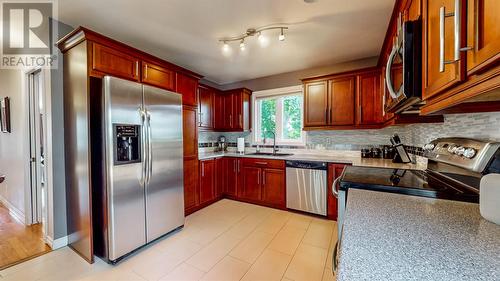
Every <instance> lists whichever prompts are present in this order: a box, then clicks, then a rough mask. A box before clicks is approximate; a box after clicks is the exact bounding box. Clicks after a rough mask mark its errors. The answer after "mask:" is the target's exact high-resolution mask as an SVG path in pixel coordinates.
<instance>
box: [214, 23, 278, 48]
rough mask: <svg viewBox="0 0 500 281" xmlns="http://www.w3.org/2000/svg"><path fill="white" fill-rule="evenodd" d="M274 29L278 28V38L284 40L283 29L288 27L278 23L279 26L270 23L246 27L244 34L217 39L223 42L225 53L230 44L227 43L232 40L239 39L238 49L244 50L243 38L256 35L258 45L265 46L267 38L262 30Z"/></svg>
mask: <svg viewBox="0 0 500 281" xmlns="http://www.w3.org/2000/svg"><path fill="white" fill-rule="evenodd" d="M276 29H279V30H280V33H279V36H278V40H279V41H284V40H285V30H286V29H288V27H287V26H282V25H279V26H277V25H270V26H264V27H260V28H249V29H247V31H246V32H245V33H244V34H242V35H240V36H235V37H226V38H221V39H219V42H222V43H223V45H222V51H224V52H225V53H227V52H229V50H230V46H229V44H228V43H230V42H234V41H239V42H240V50H241V51H244V50H245V47H246V46H245V38H247V37H250V36H255V35H257V39H258V40H259V42H260V45H261V46H262V47H265V46H266V45H267V42H268V40H267V38H266V36H265V35H264V34H263V31H268V30H276Z"/></svg>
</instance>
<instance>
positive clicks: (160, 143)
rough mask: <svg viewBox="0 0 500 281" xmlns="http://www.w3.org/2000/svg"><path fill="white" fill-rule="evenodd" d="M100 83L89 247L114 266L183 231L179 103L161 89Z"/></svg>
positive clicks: (106, 80) (118, 82)
mask: <svg viewBox="0 0 500 281" xmlns="http://www.w3.org/2000/svg"><path fill="white" fill-rule="evenodd" d="M102 83H103V84H102V89H103V91H102V97H101V100H102V108H101V115H100V116H101V127H100V128H94V129H97V130H100V131H101V132H102V134H97V133H96V134H93V135H94V136H95V137H94V138H95V140H94V141H93V145H94V146H97V145H99V144H100V145H101V147H102V154H101V155H103V156H102V159H101V160H102V161H99V157H100V156H99V155H93V157H94V156H95V160H94V163H96V166H99V165H98V164H97V163H99V162H100V163H101V169H100V170H99V169H98V168H96V167H93V173H94V174H95V175H93V177H94V178H93V193H94V194H95V195H97V196H95V198H94V200H93V205H94V207H93V213H94V216H95V217H96V219H95V220H94V241H95V253H96V255H98V256H101V257H103V258H105V259H106V260H108V261H110V262H115V261H117V260H119V259H120V258H122V257H123V256H125V255H127V254H128V253H130V252H132V251H134V250H135V249H137V248H139V247H141V246H143V245H145V244H147V243H150V242H151V241H153V240H155V239H157V238H159V237H161V236H162V235H165V234H167V233H169V232H171V231H172V230H175V229H177V228H179V227H181V226H183V225H184V188H183V149H182V148H183V145H182V103H181V95H179V94H176V93H173V92H169V91H165V90H161V89H159V88H154V87H150V86H146V85H142V84H139V83H135V82H131V81H127V80H122V79H118V78H114V77H110V76H106V77H104V79H103V82H102ZM100 142H101V143H100ZM94 154H98V153H94ZM101 179H102V180H101Z"/></svg>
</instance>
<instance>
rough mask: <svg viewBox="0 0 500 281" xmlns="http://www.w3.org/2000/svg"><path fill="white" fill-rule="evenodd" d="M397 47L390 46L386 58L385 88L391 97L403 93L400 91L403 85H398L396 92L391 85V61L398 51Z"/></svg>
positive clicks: (395, 97)
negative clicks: (390, 48) (389, 51)
mask: <svg viewBox="0 0 500 281" xmlns="http://www.w3.org/2000/svg"><path fill="white" fill-rule="evenodd" d="M398 49H399V47H398V46H397V45H394V47H393V48H392V51H391V54H390V55H389V58H388V59H387V65H386V67H385V84H386V85H387V89H388V90H389V95H391V97H392V98H393V99H397V98H399V96H401V94H402V93H403V92H402V89H403V87H400V88H399V90H398V92H397V93H396V91H395V90H394V87H393V86H392V78H391V68H392V62H393V59H394V56H396V54H397V53H398Z"/></svg>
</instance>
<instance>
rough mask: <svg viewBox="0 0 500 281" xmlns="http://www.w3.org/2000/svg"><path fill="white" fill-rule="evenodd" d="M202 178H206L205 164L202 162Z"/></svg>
mask: <svg viewBox="0 0 500 281" xmlns="http://www.w3.org/2000/svg"><path fill="white" fill-rule="evenodd" d="M201 177H202V178H204V177H205V163H203V162H201Z"/></svg>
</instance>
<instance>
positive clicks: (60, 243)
mask: <svg viewBox="0 0 500 281" xmlns="http://www.w3.org/2000/svg"><path fill="white" fill-rule="evenodd" d="M45 243H47V245H49V247H50V248H51V249H52V250H57V249H59V248H62V247H65V246H67V245H68V236H63V237H61V238H57V239H56V240H53V239H52V238H51V237H49V236H46V237H45Z"/></svg>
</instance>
